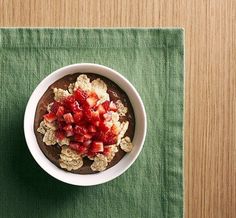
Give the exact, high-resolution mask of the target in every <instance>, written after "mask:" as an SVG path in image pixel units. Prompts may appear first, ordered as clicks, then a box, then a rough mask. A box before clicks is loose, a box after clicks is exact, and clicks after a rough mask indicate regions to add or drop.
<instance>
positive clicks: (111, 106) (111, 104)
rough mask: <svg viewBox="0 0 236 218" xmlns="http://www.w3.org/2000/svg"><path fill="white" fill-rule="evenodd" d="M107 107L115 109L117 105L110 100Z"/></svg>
mask: <svg viewBox="0 0 236 218" xmlns="http://www.w3.org/2000/svg"><path fill="white" fill-rule="evenodd" d="M109 109H110V110H111V111H117V107H116V105H115V103H114V102H113V101H111V102H110V105H109Z"/></svg>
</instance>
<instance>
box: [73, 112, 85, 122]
mask: <svg viewBox="0 0 236 218" xmlns="http://www.w3.org/2000/svg"><path fill="white" fill-rule="evenodd" d="M73 118H74V121H75V123H79V122H80V121H81V119H82V118H83V112H82V111H78V112H76V113H75V114H74V115H73Z"/></svg>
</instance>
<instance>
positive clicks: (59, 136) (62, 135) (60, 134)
mask: <svg viewBox="0 0 236 218" xmlns="http://www.w3.org/2000/svg"><path fill="white" fill-rule="evenodd" d="M65 137H66V136H65V133H64V132H63V131H62V130H57V131H56V138H57V139H58V140H60V141H61V140H63V139H64V138H65Z"/></svg>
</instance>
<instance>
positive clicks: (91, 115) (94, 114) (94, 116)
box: [84, 108, 100, 122]
mask: <svg viewBox="0 0 236 218" xmlns="http://www.w3.org/2000/svg"><path fill="white" fill-rule="evenodd" d="M84 114H85V116H86V119H87V120H88V121H90V122H96V121H99V120H100V116H99V113H98V111H94V110H92V109H91V108H85V109H84Z"/></svg>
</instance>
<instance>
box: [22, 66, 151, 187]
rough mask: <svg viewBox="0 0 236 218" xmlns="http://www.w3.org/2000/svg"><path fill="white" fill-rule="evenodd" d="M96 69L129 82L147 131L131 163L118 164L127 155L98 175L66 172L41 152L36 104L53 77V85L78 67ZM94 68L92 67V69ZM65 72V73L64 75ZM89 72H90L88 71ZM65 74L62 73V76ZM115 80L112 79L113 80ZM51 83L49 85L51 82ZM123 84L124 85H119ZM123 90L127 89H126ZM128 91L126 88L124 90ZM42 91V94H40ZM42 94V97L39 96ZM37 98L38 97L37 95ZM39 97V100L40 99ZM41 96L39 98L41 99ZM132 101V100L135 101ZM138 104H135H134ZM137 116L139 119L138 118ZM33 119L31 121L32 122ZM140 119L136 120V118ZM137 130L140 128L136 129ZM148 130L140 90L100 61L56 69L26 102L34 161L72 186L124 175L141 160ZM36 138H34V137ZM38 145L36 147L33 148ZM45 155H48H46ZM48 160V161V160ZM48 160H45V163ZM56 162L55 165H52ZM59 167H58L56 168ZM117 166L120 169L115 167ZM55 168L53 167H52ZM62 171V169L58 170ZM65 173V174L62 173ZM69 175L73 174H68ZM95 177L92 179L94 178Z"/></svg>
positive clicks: (27, 130) (26, 132) (28, 141)
mask: <svg viewBox="0 0 236 218" xmlns="http://www.w3.org/2000/svg"><path fill="white" fill-rule="evenodd" d="M86 67H87V68H91V67H92V68H94V70H95V69H97V70H101V71H102V70H103V71H105V72H109V73H112V74H113V75H114V76H115V77H117V79H120V80H121V81H122V82H124V83H125V84H126V85H127V89H129V91H130V92H132V94H133V97H134V98H136V99H135V100H136V101H137V103H138V105H139V111H140V113H141V115H142V127H143V131H142V136H141V141H140V142H139V147H138V150H137V151H136V153H135V154H134V155H133V156H132V157H131V159H130V160H129V161H128V160H127V161H128V164H126V165H125V166H124V167H123V168H122V169H118V168H117V166H119V163H120V162H121V160H123V159H124V158H126V159H127V155H125V156H124V157H123V158H122V159H121V160H120V161H119V162H118V163H117V164H115V165H114V166H113V167H111V168H109V169H107V170H105V171H103V172H99V173H96V174H83V175H82V174H74V173H71V172H66V171H64V170H62V169H59V168H58V167H57V166H55V165H54V164H53V163H52V162H51V161H50V160H49V159H48V158H46V156H45V155H44V154H43V152H42V151H41V149H40V147H39V145H38V143H37V141H36V136H35V134H34V127H33V126H34V125H33V124H34V122H32V121H34V117H35V110H36V107H37V103H38V101H39V99H40V98H41V97H42V95H43V94H44V93H45V91H43V92H41V93H40V90H41V89H42V87H44V86H43V85H44V84H45V83H47V82H48V81H50V80H53V79H54V81H51V82H50V84H52V83H54V82H55V81H56V80H58V79H60V78H62V77H63V76H66V75H69V74H73V73H76V68H86ZM73 69H74V71H75V72H72V73H68V72H66V71H67V70H72V71H73ZM90 71H91V70H90ZM63 72H64V74H63ZM77 72H80V71H79V70H78V69H77ZM85 73H86V72H85ZM91 73H95V74H98V75H101V76H105V77H107V78H108V79H111V78H110V77H109V76H108V74H107V75H104V73H100V72H91ZM60 74H62V75H60ZM57 75H60V76H58V77H56V76H57ZM111 80H112V79H111ZM112 81H113V82H114V83H116V84H117V81H114V80H112ZM50 84H49V85H50ZM119 86H120V85H119ZM48 87H49V86H46V88H44V89H45V90H46V89H47V88H48ZM122 89H123V88H122ZM124 91H125V92H126V90H124ZM38 93H40V94H38ZM126 94H127V95H128V97H129V98H130V96H129V93H127V92H126ZM37 96H38V97H37ZM36 97H37V98H36ZM35 98H36V106H33V105H32V104H33V102H34V99H35ZM38 98H39V99H38ZM37 99H38V100H37ZM131 104H132V103H131ZM32 106H33V108H35V109H33V113H32ZM133 107H134V106H133ZM135 118H136V115H135ZM136 119H137V118H136ZM30 121H31V123H30ZM135 122H136V121H135ZM135 129H136V128H135ZM32 130H33V135H32ZM135 131H136V130H135ZM146 132H147V118H146V111H145V107H144V104H143V102H142V99H141V97H140V95H139V93H138V92H137V90H136V89H135V87H134V86H133V85H132V84H131V83H130V82H129V81H128V80H127V79H126V78H125V77H124V76H123V75H121V74H120V73H118V72H117V71H116V70H114V69H111V68H109V67H106V66H104V65H100V64H95V63H76V64H71V65H67V66H64V67H61V68H59V69H57V70H55V71H53V72H52V73H50V74H49V75H48V76H46V77H45V78H44V79H43V80H42V81H41V82H40V83H39V84H38V85H37V86H36V88H35V89H34V91H33V92H32V94H31V96H30V98H29V100H28V102H27V105H26V109H25V114H24V135H25V140H26V144H27V147H28V149H29V151H30V153H31V155H32V156H33V158H34V160H35V161H36V162H37V163H38V165H39V166H40V167H41V168H42V169H43V170H44V171H45V172H47V173H48V174H49V175H51V176H52V177H54V178H55V179H57V180H59V181H62V182H64V183H67V184H71V185H77V186H93V185H98V184H102V183H106V182H108V181H111V180H113V179H115V178H117V177H118V176H120V175H121V174H123V173H124V172H125V171H126V170H127V169H128V168H129V167H130V166H131V165H132V164H133V163H134V161H135V160H136V159H137V157H138V156H139V154H140V152H141V150H142V148H143V144H144V141H145V137H146ZM33 138H34V139H33ZM35 141H36V144H37V148H36V147H35V146H36V144H35ZM33 146H34V147H33ZM39 150H40V153H41V154H42V155H43V156H42V155H41V154H40V155H39V153H38V152H39ZM43 157H44V158H43ZM45 160H47V161H45ZM44 161H45V163H44ZM52 165H53V166H52ZM55 167H56V168H57V170H56V168H55ZM112 168H113V169H114V170H113V171H114V172H113V173H112V174H107V173H104V172H107V171H109V170H110V171H111V169H112ZM115 168H116V169H115ZM52 169H53V170H52ZM58 170H59V171H58ZM60 172H61V173H60ZM103 174H104V175H105V176H106V178H103V179H102V178H100V179H99V181H96V180H95V179H94V178H96V177H102V175H103ZM68 175H69V176H68ZM67 177H68V178H69V177H71V178H72V177H73V180H72V181H70V180H68V178H67ZM75 177H78V179H77V180H75V179H74V178H75ZM82 177H84V178H85V177H87V178H88V180H89V182H86V183H84V182H81V181H80V179H79V178H82ZM91 180H92V181H91Z"/></svg>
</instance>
